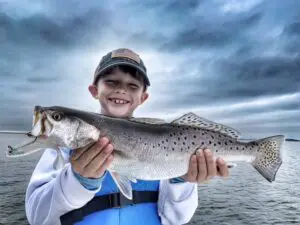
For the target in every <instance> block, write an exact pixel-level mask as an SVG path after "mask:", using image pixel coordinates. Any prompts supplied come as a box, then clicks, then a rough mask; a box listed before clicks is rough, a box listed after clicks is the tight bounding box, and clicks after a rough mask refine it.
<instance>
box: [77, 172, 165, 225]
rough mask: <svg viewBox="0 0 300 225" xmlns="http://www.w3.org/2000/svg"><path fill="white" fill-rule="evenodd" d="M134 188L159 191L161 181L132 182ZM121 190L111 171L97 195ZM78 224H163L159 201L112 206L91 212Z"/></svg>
mask: <svg viewBox="0 0 300 225" xmlns="http://www.w3.org/2000/svg"><path fill="white" fill-rule="evenodd" d="M131 185H132V188H133V190H136V191H158V190H159V181H142V180H137V183H133V182H131ZM116 192H119V190H118V188H117V186H116V184H115V182H114V181H113V179H112V177H111V175H110V173H107V174H106V176H105V177H104V179H103V181H102V185H101V189H100V191H99V192H98V193H97V194H96V196H100V195H106V194H111V193H116ZM75 224H76V225H84V224H101V225H113V224H118V225H135V224H136V225H140V224H147V225H158V224H161V222H160V217H159V215H158V210H157V203H140V204H135V205H130V206H125V207H122V208H111V209H106V210H102V211H97V212H94V213H91V214H89V215H87V216H85V217H84V219H83V220H82V221H80V222H77V223H75Z"/></svg>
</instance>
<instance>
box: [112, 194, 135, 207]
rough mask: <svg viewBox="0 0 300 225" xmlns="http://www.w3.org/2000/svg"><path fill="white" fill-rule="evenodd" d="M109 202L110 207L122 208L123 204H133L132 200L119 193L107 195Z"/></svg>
mask: <svg viewBox="0 0 300 225" xmlns="http://www.w3.org/2000/svg"><path fill="white" fill-rule="evenodd" d="M109 202H110V205H111V207H112V208H122V207H124V206H129V205H133V204H134V201H133V200H130V199H128V198H126V197H125V196H124V195H123V194H121V193H115V194H112V195H109Z"/></svg>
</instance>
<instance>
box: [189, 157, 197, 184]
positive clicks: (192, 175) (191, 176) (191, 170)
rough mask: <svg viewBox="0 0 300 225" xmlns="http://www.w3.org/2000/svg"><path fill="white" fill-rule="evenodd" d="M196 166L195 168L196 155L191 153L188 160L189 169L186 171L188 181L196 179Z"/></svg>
mask: <svg viewBox="0 0 300 225" xmlns="http://www.w3.org/2000/svg"><path fill="white" fill-rule="evenodd" d="M197 174H198V168H197V157H196V156H195V155H193V156H192V157H191V160H190V164H189V171H188V181H190V182H192V181H195V180H196V179H197Z"/></svg>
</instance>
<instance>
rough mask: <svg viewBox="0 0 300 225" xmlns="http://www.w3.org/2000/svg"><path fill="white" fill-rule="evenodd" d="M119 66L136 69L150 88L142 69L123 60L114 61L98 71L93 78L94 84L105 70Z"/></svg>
mask: <svg viewBox="0 0 300 225" xmlns="http://www.w3.org/2000/svg"><path fill="white" fill-rule="evenodd" d="M121 65H126V66H131V67H133V68H135V69H137V70H138V71H139V72H140V74H142V76H143V78H144V80H145V82H146V85H147V86H150V81H149V79H148V76H147V74H146V73H145V71H144V70H143V69H142V67H140V66H138V65H136V64H134V63H131V62H129V61H124V60H121V59H119V60H114V62H111V63H109V64H108V65H107V66H105V67H103V68H102V69H101V70H100V71H98V73H97V75H95V78H94V84H95V82H96V81H97V80H98V78H99V77H100V76H101V75H103V74H104V73H105V72H106V71H107V70H109V69H111V68H113V67H115V66H121Z"/></svg>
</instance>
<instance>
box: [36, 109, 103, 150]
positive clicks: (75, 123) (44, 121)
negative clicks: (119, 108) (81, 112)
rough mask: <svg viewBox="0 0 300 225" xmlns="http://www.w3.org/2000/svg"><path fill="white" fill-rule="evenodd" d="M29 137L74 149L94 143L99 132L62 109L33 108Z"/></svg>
mask: <svg viewBox="0 0 300 225" xmlns="http://www.w3.org/2000/svg"><path fill="white" fill-rule="evenodd" d="M30 134H31V135H33V136H36V137H42V138H51V139H54V140H55V142H56V144H57V145H58V146H61V147H67V148H70V149H76V148H81V147H84V146H86V145H88V144H91V143H93V142H96V141H97V140H98V139H99V137H100V131H99V130H98V129H97V128H96V127H95V126H93V125H91V124H89V123H87V122H85V121H83V120H82V119H80V118H79V117H77V116H76V114H74V115H72V113H70V110H69V111H68V110H64V108H62V107H41V106H35V108H34V116H33V124H32V130H31V132H30Z"/></svg>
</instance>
